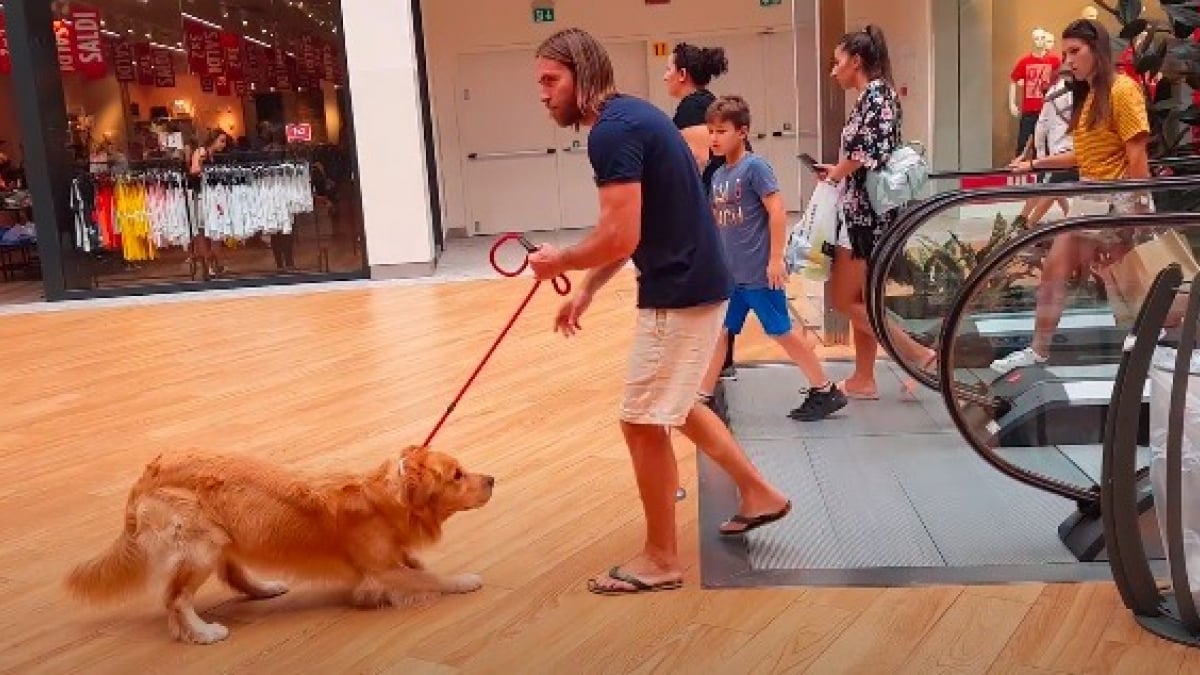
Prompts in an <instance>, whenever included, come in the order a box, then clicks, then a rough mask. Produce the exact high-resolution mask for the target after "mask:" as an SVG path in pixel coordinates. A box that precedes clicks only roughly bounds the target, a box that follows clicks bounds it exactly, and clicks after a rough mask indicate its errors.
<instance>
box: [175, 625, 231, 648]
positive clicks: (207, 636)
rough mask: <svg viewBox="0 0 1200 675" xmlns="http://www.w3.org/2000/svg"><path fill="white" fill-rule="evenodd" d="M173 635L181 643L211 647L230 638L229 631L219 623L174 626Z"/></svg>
mask: <svg viewBox="0 0 1200 675" xmlns="http://www.w3.org/2000/svg"><path fill="white" fill-rule="evenodd" d="M171 628H172V630H171V633H172V634H173V635H174V637H175V639H177V640H179V641H180V642H188V643H191V644H194V645H211V644H214V643H217V642H220V641H221V640H224V639H225V638H227V637H229V629H228V628H226V627H225V626H222V625H221V624H219V623H200V624H195V625H179V626H172V627H171Z"/></svg>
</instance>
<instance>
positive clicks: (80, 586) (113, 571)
mask: <svg viewBox="0 0 1200 675" xmlns="http://www.w3.org/2000/svg"><path fill="white" fill-rule="evenodd" d="M146 577H147V556H146V552H145V551H144V550H142V548H141V547H140V546H138V543H137V541H136V540H135V539H134V538H133V536H132V535H131V534H130V533H128V532H122V533H121V535H120V536H119V537H117V540H116V541H114V542H113V544H112V546H110V547H109V549H108V550H107V551H105V552H104V553H103V554H101V555H99V556H97V557H95V558H93V559H91V560H89V561H87V562H85V563H83V564H81V565H79V566H77V567H76V568H75V569H73V570H71V574H70V575H68V576H67V588H68V589H69V590H70V591H71V593H72V595H74V596H75V597H76V598H78V599H80V600H86V601H90V602H104V601H110V600H116V599H118V598H120V597H121V596H124V595H128V594H129V593H132V592H133V591H137V590H139V589H140V588H141V587H142V586H143V584H145V582H146Z"/></svg>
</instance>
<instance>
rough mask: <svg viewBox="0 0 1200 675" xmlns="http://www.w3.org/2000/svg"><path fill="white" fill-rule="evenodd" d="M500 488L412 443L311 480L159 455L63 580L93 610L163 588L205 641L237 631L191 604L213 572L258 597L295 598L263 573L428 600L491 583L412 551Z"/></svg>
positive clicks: (250, 462) (222, 460)
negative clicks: (87, 556) (372, 464)
mask: <svg viewBox="0 0 1200 675" xmlns="http://www.w3.org/2000/svg"><path fill="white" fill-rule="evenodd" d="M494 483H495V480H494V479H493V478H492V477H491V476H485V475H482V474H474V473H467V472H465V471H464V470H463V469H462V467H461V466H460V465H459V463H458V462H457V461H456V460H455V459H454V458H452V457H450V456H448V455H445V454H443V453H439V452H434V451H430V450H428V449H426V448H416V447H413V448H408V449H406V450H405V451H404V452H403V453H402V455H401V457H400V458H399V459H395V460H388V461H386V462H384V463H383V464H382V465H381V466H379V467H378V468H376V469H374V470H373V471H370V472H367V473H365V474H361V475H350V474H340V475H327V476H305V475H301V474H299V473H296V472H292V471H289V470H285V469H283V468H280V467H278V466H275V465H272V464H270V463H268V462H264V461H260V460H255V459H252V458H249V457H231V456H199V455H188V456H183V457H180V458H178V459H176V460H174V461H169V462H168V461H163V459H162V457H159V458H158V459H155V460H154V461H153V462H151V463H150V464H149V465H148V466H147V467H146V470H145V472H144V473H143V474H142V476H141V478H140V479H139V480H138V481H137V482H136V483H135V484H134V486H133V488H132V489H131V490H130V493H129V499H128V501H127V503H126V507H125V528H124V531H123V532H121V534H120V536H118V537H117V540H116V542H114V543H113V545H112V546H111V548H109V550H108V551H107V552H106V553H104V554H102V555H100V556H98V557H96V558H95V559H93V560H91V561H89V562H86V563H84V564H82V565H79V566H78V567H76V568H75V569H74V570H73V571H72V572H71V574H70V575H69V576H68V578H67V580H66V584H67V587H68V589H69V590H70V591H71V592H72V594H73V595H75V596H76V597H77V598H79V599H81V600H86V601H91V602H101V601H109V600H115V599H118V598H120V597H122V596H126V595H128V594H130V593H132V592H135V591H139V590H144V589H146V588H147V587H152V588H154V589H156V590H159V591H160V592H161V593H162V599H163V602H164V603H165V605H166V610H167V627H168V629H169V630H170V632H171V635H173V636H174V637H175V638H176V639H178V640H181V641H184V642H191V643H197V644H210V643H213V642H218V641H220V640H223V639H225V638H226V637H227V636H228V635H229V631H228V629H226V628H225V626H222V625H221V624H218V623H208V622H206V621H204V620H203V619H202V618H200V616H199V615H198V614H197V613H196V608H195V606H194V604H193V598H194V596H195V594H196V591H197V590H198V589H199V588H200V586H201V585H202V584H203V583H204V582H205V580H207V579H208V578H209V577H210V576H211V575H212V573H213V572H216V573H217V575H218V576H219V577H220V578H221V579H222V580H223V581H224V582H225V583H226V584H228V585H229V586H230V587H232V588H233V589H234V590H236V591H238V592H239V593H242V594H244V595H246V596H248V597H250V598H256V599H259V598H271V597H275V596H277V595H280V594H283V593H286V592H287V590H288V589H287V586H286V585H284V583H283V582H281V581H266V580H262V579H260V578H258V577H257V576H255V573H258V572H264V571H269V572H271V573H273V574H279V575H283V576H287V577H291V578H294V579H296V580H307V581H322V582H335V583H342V584H345V585H346V586H347V587H348V588H350V589H352V600H353V602H354V603H355V604H357V605H360V606H367V607H380V606H384V605H396V606H399V605H406V604H409V605H411V604H423V603H425V602H428V601H430V600H432V599H433V598H434V597H437V596H439V595H441V594H444V593H469V592H471V591H475V590H478V589H479V588H480V587H481V586H482V583H483V582H482V580H481V579H480V577H479V576H478V575H475V574H462V575H458V576H450V577H443V576H439V575H437V574H434V573H433V572H430V571H427V570H426V569H424V566H423V565H422V564H421V563H420V562H419V561H418V560H417V559H416V558H415V557H413V556H414V552H415V551H416V550H418V549H420V548H422V547H426V546H429V545H431V544H433V543H435V542H437V541H439V540H440V538H441V534H442V524H443V523H445V521H446V520H447V519H448V518H449V517H450V516H452V515H454V514H455V513H458V512H460V511H465V510H469V509H475V508H479V507H481V506H483V505H484V504H486V503H487V502H488V500H489V499H491V496H492V486H493V484H494ZM252 570H253V571H252Z"/></svg>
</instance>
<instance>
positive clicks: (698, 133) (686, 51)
mask: <svg viewBox="0 0 1200 675" xmlns="http://www.w3.org/2000/svg"><path fill="white" fill-rule="evenodd" d="M728 70H729V60H728V59H726V58H725V49H724V48H722V47H697V46H696V45H690V44H687V43H686V42H680V43H679V44H677V45H675V49H674V51H673V52H672V53H671V56H670V58H669V59H668V61H667V72H666V73H664V74H663V81H665V82H666V83H667V93H668V94H670V95H671V97H672V98H676V99H679V105H678V106H677V107H676V108H675V118H674V119H675V126H676V127H678V128H679V130H680V131H681V132H682V133H683V137H684V138H685V139H687V142H688V146H689V147H691V149H692V154H693V155H695V156H696V167H697V169H698V170H699V169H703V173H704V179H705V180H704V187H705V189H708V188H709V187H710V186H711V180H712V173H713V172H714V171H716V170H717V167H716V166H714V165H713V162H712V160H713V156H712V151H711V149H710V148H709V136H708V125H707V124H706V123H705V115H706V114H707V113H708V106H710V105H712V104H713V101H716V100H717V97H716V96H714V95H713V93H712V92H710V91H709V90H708V84H709V83H710V82H712V81H713V79H714V78H717V77H720V76H721V75H724V74H725V73H726V71H728Z"/></svg>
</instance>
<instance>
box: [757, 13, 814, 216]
mask: <svg viewBox="0 0 1200 675" xmlns="http://www.w3.org/2000/svg"><path fill="white" fill-rule="evenodd" d="M760 37H761V38H762V43H763V72H764V80H765V81H766V82H770V83H771V86H770V87H769V88H768V89H767V91H766V96H765V100H764V105H761V106H758V108H759V110H760V112H759V114H758V115H757V117H758V122H757V123H756V126H757V128H758V131H759V132H760V137H759V138H758V139H757V140H756V141H755V150H756V151H757V152H759V153H760V154H762V156H763V157H764V158H765V159H766V160H767V161H768V162H770V163H771V166H772V168H774V169H775V175H776V177H778V179H779V187H780V190H781V191H782V193H783V203H784V206H785V207H786V208H787V210H788V211H795V212H799V211H801V210H802V207H801V203H800V201H801V194H802V193H801V188H800V170H801V169H800V162H799V161H798V160H797V158H796V157H797V155H799V154H800V129H801V124H800V111H799V105H798V103H799V96H798V95H797V93H796V63H797V60H796V55H795V41H794V39H793V36H792V33H791V32H779V33H770V34H766V35H762V36H760ZM810 104H811V102H810ZM752 109H753V108H752ZM814 110H815V107H814ZM811 131H812V134H813V137H814V138H815V135H816V131H815V126H814V127H813V128H812V130H811ZM809 154H813V156H814V157H815V156H816V155H815V154H814V153H811V152H810V153H809Z"/></svg>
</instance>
